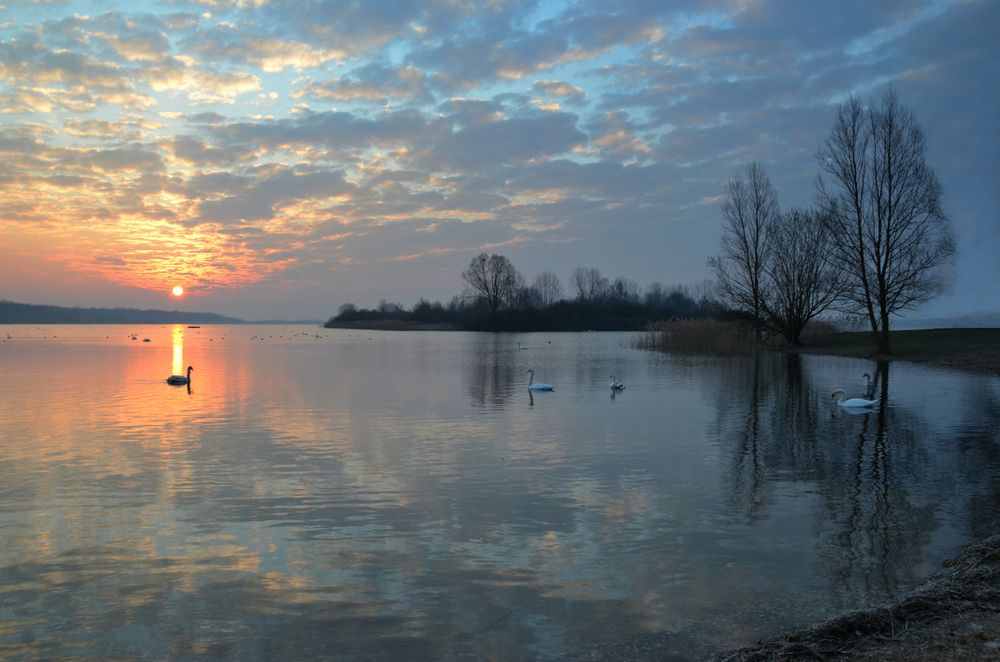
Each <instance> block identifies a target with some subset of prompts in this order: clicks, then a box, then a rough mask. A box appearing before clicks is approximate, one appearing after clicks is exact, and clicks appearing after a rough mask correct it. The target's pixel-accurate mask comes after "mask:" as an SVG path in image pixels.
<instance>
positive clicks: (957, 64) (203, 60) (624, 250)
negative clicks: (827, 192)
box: [0, 0, 1000, 319]
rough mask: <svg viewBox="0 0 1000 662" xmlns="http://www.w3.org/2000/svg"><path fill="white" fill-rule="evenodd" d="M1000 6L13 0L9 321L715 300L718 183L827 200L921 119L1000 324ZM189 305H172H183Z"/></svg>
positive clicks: (6, 34) (5, 99) (3, 163)
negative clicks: (706, 294)
mask: <svg viewBox="0 0 1000 662" xmlns="http://www.w3.org/2000/svg"><path fill="white" fill-rule="evenodd" d="M997 25H1000V2H997V1H996V0H983V1H976V0H926V1H924V0H907V1H903V0H884V1H881V0H880V1H879V2H870V1H867V0H862V1H848V0H835V1H832V0H831V1H827V0H817V1H815V2H801V1H799V0H784V1H775V0H735V1H726V0H677V1H669V2H668V1H666V0H635V1H619V2H590V1H586V0H583V1H580V2H554V1H549V0H544V1H541V2H508V1H506V0H483V1H478V2H463V1H462V0H385V1H382V2H379V1H375V0H369V1H347V0H297V1H296V0H156V1H155V2H147V1H146V0H129V1H128V2H122V1H119V0H92V1H90V2H76V1H73V0H0V299H5V300H12V301H20V302H28V303H46V304H56V305H71V306H129V307H131V306H134V307H143V308H147V307H152V308H170V309H182V310H204V311H212V312H218V313H222V314H227V315H234V316H237V317H242V318H245V319H278V318H282V319H325V318H326V317H328V316H330V315H331V314H333V313H335V312H336V309H337V307H338V306H339V305H341V304H343V303H346V302H353V303H355V304H357V305H359V306H371V305H375V304H377V303H378V302H379V300H382V299H385V300H388V301H396V302H400V303H402V304H404V305H411V304H412V303H414V302H415V301H417V300H418V298H420V297H425V298H428V299H431V300H435V299H441V300H443V301H447V300H449V299H450V298H451V297H452V296H453V295H455V294H458V293H459V292H460V291H461V290H462V281H461V277H460V274H461V271H462V270H463V269H464V268H465V267H466V266H467V265H468V263H469V261H470V259H471V258H472V257H473V256H474V255H476V254H478V253H480V252H489V253H501V254H503V255H506V256H507V257H508V258H510V260H511V261H512V262H513V263H514V265H515V266H516V267H517V268H518V269H519V270H520V271H521V272H522V273H523V274H524V275H525V277H526V278H527V279H528V280H529V282H530V281H531V280H532V279H533V278H534V276H535V275H536V274H538V273H539V272H541V271H552V272H554V273H556V274H557V275H558V276H559V277H560V278H561V279H562V281H563V285H564V286H567V285H568V279H569V274H570V273H571V271H572V270H573V269H574V268H575V267H579V266H587V267H591V266H593V267H597V268H598V269H600V270H601V271H602V272H603V273H604V275H605V276H608V277H611V278H615V277H622V278H629V279H632V280H634V281H636V282H637V283H638V284H639V285H640V286H642V287H645V286H646V285H648V284H650V283H652V282H654V281H658V282H662V283H666V284H674V283H677V284H699V283H702V282H703V281H704V280H705V279H707V278H709V277H710V273H709V270H708V268H707V266H706V261H707V259H708V258H709V257H710V256H711V255H713V254H715V253H717V252H718V250H719V238H720V235H721V224H720V219H721V214H720V204H721V202H722V197H723V195H724V193H725V189H726V182H727V180H728V179H729V178H730V177H732V176H734V175H736V174H739V173H740V172H741V171H742V170H743V169H744V168H745V166H746V164H747V163H748V162H751V161H758V162H760V163H761V164H762V165H763V167H764V168H765V170H766V171H767V173H768V174H769V175H770V177H771V179H772V181H773V183H774V185H775V187H776V188H777V190H778V197H779V202H780V203H781V205H782V207H791V206H805V205H809V204H811V203H812V202H813V201H814V199H815V194H816V177H817V175H818V172H819V168H818V166H817V160H816V153H817V151H818V150H819V148H820V146H821V145H822V143H823V141H824V139H825V138H826V137H827V136H828V135H829V132H830V130H831V128H832V126H833V120H834V116H835V113H836V108H837V105H838V104H839V103H843V102H844V101H845V100H846V99H848V98H850V97H851V96H852V95H854V96H858V97H860V98H862V99H871V98H877V97H878V96H880V95H881V94H882V93H883V92H884V91H885V90H886V89H888V88H889V87H891V88H893V89H895V90H896V92H897V93H898V94H899V97H900V101H901V102H902V104H903V105H905V106H907V107H909V108H910V109H912V110H913V111H914V113H915V114H916V117H917V120H918V122H919V123H920V125H921V126H922V128H923V130H924V132H925V134H926V138H927V158H928V163H929V164H930V165H931V167H932V168H933V169H934V170H935V172H936V173H937V176H938V178H939V179H940V181H941V184H942V187H943V192H944V209H945V211H946V213H947V214H948V216H949V217H950V219H951V222H952V224H953V228H954V232H955V235H956V238H957V257H956V260H955V267H954V277H953V285H952V289H951V292H950V293H948V294H947V295H944V296H942V297H940V298H939V299H937V300H936V301H934V302H932V303H931V304H929V305H928V306H926V307H925V308H924V309H922V310H920V311H917V314H920V315H928V316H930V315H960V314H966V313H974V312H975V313H979V312H998V311H1000V287H998V285H1000V257H998V256H1000V211H998V210H1000V39H997V37H996V26H997ZM176 285H180V286H182V287H184V288H185V290H186V293H185V295H184V296H183V297H180V298H177V297H174V296H172V295H171V294H170V290H171V288H172V287H174V286H176Z"/></svg>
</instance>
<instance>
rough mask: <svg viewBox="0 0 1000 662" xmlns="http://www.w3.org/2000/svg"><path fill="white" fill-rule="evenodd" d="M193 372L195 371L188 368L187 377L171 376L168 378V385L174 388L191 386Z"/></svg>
mask: <svg viewBox="0 0 1000 662" xmlns="http://www.w3.org/2000/svg"><path fill="white" fill-rule="evenodd" d="M192 370H194V368H192V367H191V366H188V369H187V376H186V377H185V376H184V375H170V376H169V377H167V383H168V384H171V385H173V386H183V385H184V384H190V383H191V371H192Z"/></svg>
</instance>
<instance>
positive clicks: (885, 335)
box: [878, 306, 891, 354]
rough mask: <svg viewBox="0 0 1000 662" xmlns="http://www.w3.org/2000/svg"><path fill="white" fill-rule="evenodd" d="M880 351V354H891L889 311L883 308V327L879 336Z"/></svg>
mask: <svg viewBox="0 0 1000 662" xmlns="http://www.w3.org/2000/svg"><path fill="white" fill-rule="evenodd" d="M878 351H879V353H880V354H890V353H891V352H890V351H889V311H888V310H887V309H886V308H885V307H884V306H883V308H882V329H881V330H880V333H879V336H878Z"/></svg>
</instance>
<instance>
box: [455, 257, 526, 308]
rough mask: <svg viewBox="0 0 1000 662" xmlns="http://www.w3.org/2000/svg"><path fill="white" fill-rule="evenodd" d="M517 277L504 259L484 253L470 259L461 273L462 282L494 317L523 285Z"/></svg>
mask: <svg viewBox="0 0 1000 662" xmlns="http://www.w3.org/2000/svg"><path fill="white" fill-rule="evenodd" d="M519 276H520V274H518V273H517V269H515V268H514V265H513V264H511V262H510V260H508V259H507V258H506V257H504V256H503V255H487V254H486V253H480V254H479V255H477V256H476V257H474V258H472V261H471V262H469V266H468V268H467V269H466V270H465V271H463V272H462V280H464V281H465V282H466V283H467V284H468V285H469V288H471V289H472V291H473V293H475V295H476V296H477V297H479V298H480V299H481V300H482V301H484V302H485V303H486V305H487V306H488V307H489V309H490V313H492V314H493V316H494V317H495V316H496V314H497V311H498V310H500V308H502V307H503V306H504V305H506V304H508V303H509V302H510V301H511V299H512V297H513V296H514V295H515V293H516V292H517V290H518V288H519V285H522V284H523V279H519Z"/></svg>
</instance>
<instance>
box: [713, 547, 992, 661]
mask: <svg viewBox="0 0 1000 662" xmlns="http://www.w3.org/2000/svg"><path fill="white" fill-rule="evenodd" d="M710 659H712V660H713V661H714V662H763V661H770V660H802V659H813V660H834V659H851V660H1000V535H995V536H992V537H990V538H988V539H987V540H984V541H981V542H977V543H973V544H971V545H969V546H968V547H966V548H965V549H963V550H962V552H961V553H959V554H958V555H957V556H955V557H954V558H951V559H949V560H947V561H945V563H944V569H943V570H941V571H939V572H937V573H935V574H934V575H932V576H931V577H929V578H928V579H927V581H926V582H924V583H923V584H922V585H920V586H918V587H917V588H916V589H914V590H913V591H911V592H909V593H907V594H906V595H904V596H903V597H901V598H898V599H895V600H891V601H888V602H886V603H884V604H882V605H880V606H878V607H876V608H874V609H866V610H861V611H853V612H849V613H846V614H842V615H840V616H837V617H834V618H832V619H829V620H826V621H823V622H821V623H818V624H816V625H814V626H812V627H809V628H806V629H803V630H797V631H794V632H790V633H786V634H782V635H778V636H775V637H772V638H769V639H765V640H762V641H759V642H757V643H756V644H755V645H753V646H749V647H746V648H741V649H739V650H735V651H730V652H728V653H723V654H720V655H715V656H713V657H711V658H710Z"/></svg>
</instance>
